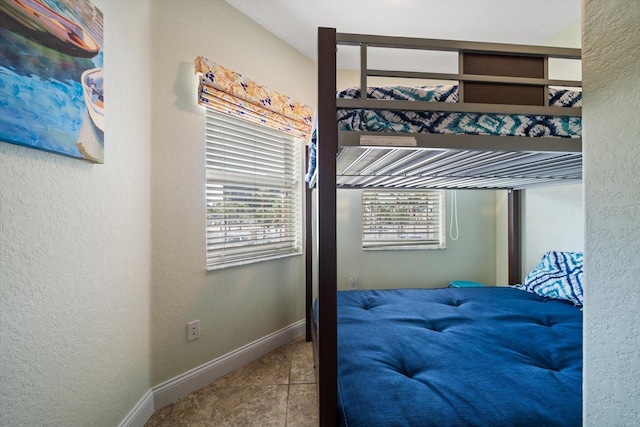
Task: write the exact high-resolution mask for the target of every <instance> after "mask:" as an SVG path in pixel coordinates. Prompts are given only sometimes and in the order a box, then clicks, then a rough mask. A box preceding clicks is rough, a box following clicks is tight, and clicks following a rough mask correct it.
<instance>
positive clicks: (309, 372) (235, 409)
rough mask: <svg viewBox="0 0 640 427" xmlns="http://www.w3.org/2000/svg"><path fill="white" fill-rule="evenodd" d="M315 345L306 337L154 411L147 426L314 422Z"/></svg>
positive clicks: (300, 426) (283, 426)
mask: <svg viewBox="0 0 640 427" xmlns="http://www.w3.org/2000/svg"><path fill="white" fill-rule="evenodd" d="M317 399H318V398H317V388H316V384H315V373H314V370H313V348H312V344H311V343H310V342H306V341H305V339H304V336H302V337H299V338H297V339H295V340H293V341H291V342H290V343H288V344H286V345H284V346H282V347H280V348H278V349H276V350H274V351H272V352H271V353H269V354H266V355H264V356H262V357H261V358H259V359H257V360H255V361H254V362H252V363H249V364H248V365H245V366H243V367H242V368H240V369H237V370H235V371H233V372H231V373H230V374H228V375H226V376H224V377H222V378H219V379H217V380H216V381H214V382H212V383H211V384H209V385H208V386H206V387H204V388H202V389H200V390H197V391H194V392H193V393H191V394H189V395H187V396H185V397H183V398H182V399H180V400H178V401H177V402H175V403H173V404H171V405H169V406H166V407H164V408H161V409H159V410H157V411H156V412H155V413H154V414H153V415H152V416H151V418H150V419H149V421H147V423H146V424H145V427H161V426H162V427H164V426H171V427H181V426H184V427H210V426H216V427H219V426H220V427H222V426H234V427H235V426H240V427H249V426H260V427H262V426H279V427H306V426H316V425H317V424H318V412H317V411H318V404H317Z"/></svg>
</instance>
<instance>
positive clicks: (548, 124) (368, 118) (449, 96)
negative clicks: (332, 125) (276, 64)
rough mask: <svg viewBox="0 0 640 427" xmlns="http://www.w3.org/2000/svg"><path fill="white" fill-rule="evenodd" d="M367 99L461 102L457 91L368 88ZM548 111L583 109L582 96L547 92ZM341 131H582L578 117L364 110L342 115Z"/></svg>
mask: <svg viewBox="0 0 640 427" xmlns="http://www.w3.org/2000/svg"><path fill="white" fill-rule="evenodd" d="M367 95H368V98H371V99H382V100H402V101H429V102H458V86H456V85H449V86H426V87H415V88H414V87H409V86H389V87H386V86H385V87H369V88H367ZM359 97H360V89H359V88H350V89H346V90H344V91H342V92H340V93H338V98H359ZM549 105H550V106H555V107H581V106H582V92H579V91H570V90H559V89H549ZM338 125H339V129H340V130H360V131H365V130H366V131H376V132H413V133H439V134H467V135H509V136H531V137H537V136H555V137H562V138H571V137H579V136H580V135H581V131H582V120H581V118H580V117H553V116H520V115H508V114H476V113H448V112H444V113H440V112H424V111H378V110H363V109H356V110H351V109H338Z"/></svg>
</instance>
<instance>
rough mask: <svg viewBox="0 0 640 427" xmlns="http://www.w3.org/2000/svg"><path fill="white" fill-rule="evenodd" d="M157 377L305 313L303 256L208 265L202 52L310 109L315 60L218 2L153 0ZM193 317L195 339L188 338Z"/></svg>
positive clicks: (158, 379) (157, 379)
mask: <svg viewBox="0 0 640 427" xmlns="http://www.w3.org/2000/svg"><path fill="white" fill-rule="evenodd" d="M153 24H154V25H153V31H152V40H153V46H152V60H153V69H154V73H153V74H152V75H151V79H152V84H153V88H154V92H153V108H152V117H153V135H152V138H153V144H152V212H153V214H152V230H153V232H152V247H153V252H152V263H153V269H152V270H153V288H152V304H153V306H152V307H153V308H152V325H151V327H152V334H153V338H152V355H153V374H152V379H153V383H154V384H159V383H161V382H163V381H165V380H167V379H170V378H172V377H174V376H176V375H179V374H182V373H184V372H186V371H188V370H189V369H192V368H194V367H196V366H198V365H200V364H202V363H205V362H208V361H210V360H213V359H215V358H216V357H219V356H221V355H223V354H226V353H228V352H230V351H232V350H235V349H237V348H239V347H241V346H243V345H245V344H248V343H250V342H252V341H254V340H256V339H259V338H262V337H264V336H265V335H268V334H270V333H272V332H274V331H276V330H278V329H281V328H283V327H286V326H288V325H290V324H292V323H295V322H297V321H299V320H301V319H303V318H304V257H303V256H297V257H293V258H285V259H280V260H276V261H267V262H262V263H258V264H252V265H249V266H243V267H234V268H229V269H224V270H216V271H212V272H206V262H205V236H204V234H205V222H204V220H205V211H206V210H205V198H204V195H205V185H204V180H205V169H204V157H205V151H204V111H203V109H202V107H199V106H198V105H197V104H196V89H197V78H196V77H195V75H194V66H193V61H194V59H195V58H196V56H198V55H203V56H205V57H207V58H209V59H210V60H212V61H214V62H218V63H220V64H221V65H224V66H226V67H228V68H231V69H233V70H235V71H238V72H240V73H241V74H243V75H244V76H246V77H249V78H251V79H253V80H256V81H258V82H260V83H262V84H265V85H267V86H269V87H270V88H272V89H275V90H279V91H282V92H284V93H286V94H288V95H289V96H291V97H293V98H294V99H296V100H299V101H301V102H304V103H307V104H308V105H311V106H315V97H316V94H315V81H316V78H315V72H316V71H315V65H314V64H313V63H312V62H311V61H310V60H308V59H307V58H305V57H303V56H302V55H301V54H299V53H298V52H296V51H295V50H294V49H293V48H291V47H289V46H288V45H285V44H284V43H283V42H282V41H281V40H280V39H278V38H277V37H275V36H274V35H273V34H271V33H269V32H267V31H266V30H264V29H262V28H261V27H259V26H258V25H256V24H255V23H254V22H253V21H251V20H250V19H249V18H247V17H246V16H244V15H242V14H240V13H239V12H238V11H237V10H236V9H234V8H232V7H231V6H229V5H228V4H227V3H226V2H224V1H209V0H208V1H195V0H190V1H154V2H153ZM195 319H199V320H200V339H199V340H196V341H192V342H187V340H186V325H187V322H188V321H191V320H195Z"/></svg>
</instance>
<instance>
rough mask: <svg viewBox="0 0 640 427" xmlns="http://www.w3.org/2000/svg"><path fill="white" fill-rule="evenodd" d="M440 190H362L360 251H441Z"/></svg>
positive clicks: (441, 218) (443, 232)
mask: <svg viewBox="0 0 640 427" xmlns="http://www.w3.org/2000/svg"><path fill="white" fill-rule="evenodd" d="M444 197H445V193H444V191H443V190H425V191H395V190H363V191H362V248H363V249H444V248H445V243H446V242H445V236H446V234H445V231H444V230H445V216H444V215H445V212H444V210H445V209H444V207H445V199H444Z"/></svg>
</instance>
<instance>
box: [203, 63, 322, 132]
mask: <svg viewBox="0 0 640 427" xmlns="http://www.w3.org/2000/svg"><path fill="white" fill-rule="evenodd" d="M195 68H196V73H200V74H201V78H200V84H199V87H198V103H199V104H200V105H204V106H207V107H210V108H213V109H214V110H217V111H220V112H222V113H226V114H231V115H235V116H241V117H242V118H244V119H246V120H248V121H251V122H254V123H259V124H263V125H265V126H268V127H270V128H272V129H276V130H279V131H282V132H285V133H287V134H289V135H292V136H295V137H296V138H303V139H305V140H306V139H308V138H309V136H310V135H311V126H312V124H313V117H312V112H311V108H309V107H308V106H306V105H304V104H301V103H299V102H295V101H293V100H292V99H291V98H289V97H288V96H286V95H283V94H281V93H279V92H276V91H274V90H271V89H269V88H268V87H266V86H263V85H260V84H257V83H256V82H254V81H253V80H250V79H247V78H245V77H243V76H242V75H240V74H238V73H236V72H235V71H232V70H229V69H227V68H225V67H223V66H221V65H218V64H216V63H214V62H212V61H209V60H208V59H207V58H204V57H202V56H199V57H197V58H196V60H195Z"/></svg>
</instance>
